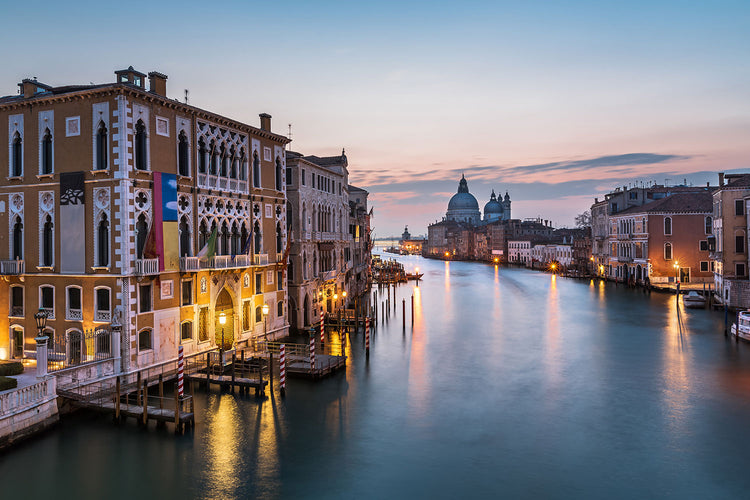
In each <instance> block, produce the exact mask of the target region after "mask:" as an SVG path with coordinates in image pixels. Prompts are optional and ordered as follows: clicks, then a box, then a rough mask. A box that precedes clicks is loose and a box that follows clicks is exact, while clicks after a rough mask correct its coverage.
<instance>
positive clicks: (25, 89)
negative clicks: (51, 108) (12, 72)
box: [18, 78, 37, 99]
mask: <svg viewBox="0 0 750 500" xmlns="http://www.w3.org/2000/svg"><path fill="white" fill-rule="evenodd" d="M18 86H19V87H21V93H22V94H23V97H24V99H28V98H29V97H34V94H35V93H36V89H37V86H36V81H34V80H29V79H28V78H24V79H23V80H21V83H19V84H18Z"/></svg>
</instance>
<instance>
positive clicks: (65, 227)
mask: <svg viewBox="0 0 750 500" xmlns="http://www.w3.org/2000/svg"><path fill="white" fill-rule="evenodd" d="M85 244H86V206H85V205H84V173H83V172H63V173H61V174H60V272H61V273H64V274H83V273H85V272H86V246H85Z"/></svg>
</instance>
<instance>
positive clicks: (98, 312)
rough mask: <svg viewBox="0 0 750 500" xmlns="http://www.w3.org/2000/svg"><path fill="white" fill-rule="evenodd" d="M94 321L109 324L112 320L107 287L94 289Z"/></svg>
mask: <svg viewBox="0 0 750 500" xmlns="http://www.w3.org/2000/svg"><path fill="white" fill-rule="evenodd" d="M94 301H95V304H94V321H101V322H109V321H110V320H111V319H112V312H111V311H112V304H111V292H110V289H109V287H106V286H101V287H96V288H94Z"/></svg>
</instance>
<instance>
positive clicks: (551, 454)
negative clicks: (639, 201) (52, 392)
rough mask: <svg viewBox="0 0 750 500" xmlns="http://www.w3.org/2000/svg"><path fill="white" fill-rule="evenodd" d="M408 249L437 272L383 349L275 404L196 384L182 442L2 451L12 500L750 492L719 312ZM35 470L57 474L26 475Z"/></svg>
mask: <svg viewBox="0 0 750 500" xmlns="http://www.w3.org/2000/svg"><path fill="white" fill-rule="evenodd" d="M395 258H397V259H399V260H400V261H401V262H403V263H404V267H405V269H406V270H407V271H409V270H411V269H412V267H419V268H420V272H423V273H424V277H423V279H422V281H421V282H420V286H419V287H418V288H416V287H414V285H413V284H408V285H400V286H398V287H396V296H395V299H393V301H392V302H391V308H390V309H391V310H390V313H389V315H388V316H385V317H382V318H381V321H380V322H379V323H378V325H377V327H376V328H374V330H373V333H372V338H371V348H370V356H369V358H368V357H367V356H365V351H364V338H363V336H362V335H361V334H356V335H350V336H348V337H347V346H346V349H347V350H348V359H347V366H346V369H345V371H342V372H339V373H337V374H333V375H332V376H330V377H328V378H326V379H324V380H322V381H318V382H312V381H308V380H304V379H289V380H288V381H287V394H286V397H285V398H281V397H280V395H279V393H278V385H276V384H275V385H274V391H273V392H270V391H269V394H270V396H268V397H267V398H265V399H262V398H255V396H254V395H247V396H246V395H239V394H237V393H235V394H230V393H227V392H224V393H220V392H218V391H216V390H213V391H212V392H210V393H206V392H205V391H203V390H197V391H196V393H195V415H196V425H195V429H194V430H193V431H191V432H190V433H186V434H184V435H180V436H176V437H175V436H174V434H173V433H172V432H171V429H169V428H167V429H166V430H163V431H162V430H156V431H154V429H153V427H152V428H151V430H149V431H148V432H144V431H143V430H142V429H141V428H139V427H138V426H136V425H132V424H128V425H121V426H113V425H112V423H111V419H107V418H103V417H99V416H96V415H93V414H89V413H79V414H78V415H76V416H75V417H74V418H63V419H62V422H61V424H60V426H59V429H58V430H56V431H55V432H52V433H46V434H45V435H43V436H41V437H40V438H38V439H34V440H31V441H29V442H27V443H24V444H22V445H20V446H19V447H17V448H15V449H13V451H12V453H5V454H3V455H2V456H0V474H2V477H4V478H6V480H5V481H4V485H3V495H5V494H8V495H9V497H10V495H13V494H18V495H21V494H23V495H24V497H25V498H42V497H45V496H50V495H54V494H58V495H59V492H61V491H65V492H71V494H73V493H75V495H76V496H77V497H78V498H97V497H99V496H101V495H103V494H106V496H107V498H130V497H132V496H133V495H143V494H144V492H148V494H149V496H157V495H158V496H167V497H170V498H171V497H175V496H184V497H188V498H195V497H201V498H246V497H250V496H260V497H282V498H289V497H300V496H304V497H305V498H308V497H313V498H316V497H334V498H351V497H354V496H357V497H366V498H375V497H378V498H381V497H385V496H390V497H395V498H405V497H408V496H420V497H422V496H432V497H436V498H451V497H456V496H459V495H460V496H469V497H498V496H504V497H511V498H517V497H523V498H529V497H544V498H600V497H603V496H607V497H614V498H634V497H648V498H653V497H659V498H696V497H700V498H703V497H710V498H738V497H743V496H744V494H745V492H746V491H747V489H748V488H750V479H747V478H746V475H745V474H744V470H745V465H746V463H747V461H746V450H747V449H749V448H748V447H749V446H750V437H749V436H748V435H747V433H744V432H743V431H742V430H743V429H744V425H745V422H746V421H747V419H748V418H750V401H749V398H748V393H749V392H750V346H747V345H744V344H737V343H736V342H734V341H730V340H728V339H726V338H725V337H724V336H723V314H720V313H713V312H711V311H708V310H698V311H686V310H682V309H681V307H679V304H677V303H676V301H675V300H674V296H669V295H665V294H650V295H649V294H644V293H643V292H642V291H641V290H633V289H628V288H625V287H622V286H617V287H616V286H614V285H613V284H611V283H597V282H590V281H589V282H582V281H578V280H571V279H562V278H560V277H554V276H552V275H547V274H541V273H535V272H531V271H527V270H524V269H506V268H495V266H492V265H486V264H478V263H459V262H442V261H428V260H424V259H421V258H419V257H407V256H404V257H395ZM379 296H380V298H381V299H382V298H383V296H384V295H383V294H382V293H381V294H379ZM412 296H413V297H414V304H415V307H414V326H413V327H412V325H411V317H410V316H408V315H410V307H409V302H410V300H411V297H412ZM404 300H405V301H406V304H407V307H406V311H407V321H406V328H404V326H403V318H402V317H401V314H402V304H403V301H404ZM678 310H679V316H678ZM35 468H40V469H42V470H44V471H45V481H31V482H30V481H28V480H27V479H26V477H27V476H28V471H29V470H35ZM135 478H138V479H137V480H136V479H135ZM113 485H117V486H116V487H115V486H113ZM103 492H104V493H103Z"/></svg>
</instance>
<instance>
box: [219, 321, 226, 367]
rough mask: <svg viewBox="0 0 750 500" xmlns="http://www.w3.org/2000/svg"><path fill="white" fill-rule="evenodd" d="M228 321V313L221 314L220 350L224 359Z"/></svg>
mask: <svg viewBox="0 0 750 500" xmlns="http://www.w3.org/2000/svg"><path fill="white" fill-rule="evenodd" d="M226 322H227V315H226V314H224V313H223V312H222V313H221V314H219V324H220V325H221V346H219V352H220V353H221V360H222V362H223V361H224V324H225V323H226Z"/></svg>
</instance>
